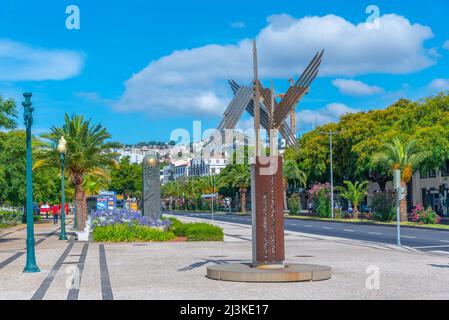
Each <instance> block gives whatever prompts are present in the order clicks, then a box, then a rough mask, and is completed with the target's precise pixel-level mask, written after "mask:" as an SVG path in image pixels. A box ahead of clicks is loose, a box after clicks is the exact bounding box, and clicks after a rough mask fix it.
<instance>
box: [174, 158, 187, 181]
mask: <svg viewBox="0 0 449 320" xmlns="http://www.w3.org/2000/svg"><path fill="white" fill-rule="evenodd" d="M188 176H189V161H184V162H183V161H180V162H178V163H176V164H175V165H174V168H173V179H174V180H176V181H177V180H183V179H186V178H187V177H188Z"/></svg>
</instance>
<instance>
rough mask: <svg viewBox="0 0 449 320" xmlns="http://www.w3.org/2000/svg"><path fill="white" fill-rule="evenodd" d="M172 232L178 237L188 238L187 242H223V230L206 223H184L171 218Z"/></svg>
mask: <svg viewBox="0 0 449 320" xmlns="http://www.w3.org/2000/svg"><path fill="white" fill-rule="evenodd" d="M170 221H171V222H172V225H171V227H170V231H172V232H173V233H174V234H175V235H176V236H178V237H186V238H187V241H223V230H222V229H221V228H220V227H217V226H214V225H211V224H209V223H204V222H195V223H182V222H181V221H179V220H178V219H176V218H170Z"/></svg>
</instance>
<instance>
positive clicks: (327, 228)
mask: <svg viewBox="0 0 449 320" xmlns="http://www.w3.org/2000/svg"><path fill="white" fill-rule="evenodd" d="M322 228H323V229H326V230H332V228H329V227H322Z"/></svg>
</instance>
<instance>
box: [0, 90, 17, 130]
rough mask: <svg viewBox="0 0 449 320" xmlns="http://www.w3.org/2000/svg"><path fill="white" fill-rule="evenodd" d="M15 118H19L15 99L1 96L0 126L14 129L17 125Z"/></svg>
mask: <svg viewBox="0 0 449 320" xmlns="http://www.w3.org/2000/svg"><path fill="white" fill-rule="evenodd" d="M15 118H17V109H16V103H15V102H14V100H13V99H8V100H4V99H3V97H2V96H0V128H3V129H14V128H15V127H16V125H17V123H16V121H15Z"/></svg>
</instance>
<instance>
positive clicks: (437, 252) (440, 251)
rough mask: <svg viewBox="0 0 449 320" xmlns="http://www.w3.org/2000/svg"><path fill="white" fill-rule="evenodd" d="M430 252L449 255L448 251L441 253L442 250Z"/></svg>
mask: <svg viewBox="0 0 449 320" xmlns="http://www.w3.org/2000/svg"><path fill="white" fill-rule="evenodd" d="M430 252H433V253H440V254H441V253H442V254H449V252H448V251H440V250H436V251H430Z"/></svg>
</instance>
